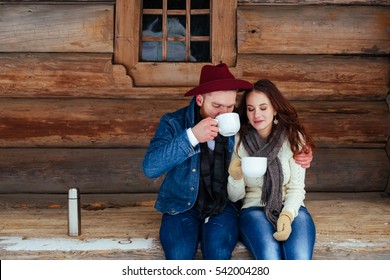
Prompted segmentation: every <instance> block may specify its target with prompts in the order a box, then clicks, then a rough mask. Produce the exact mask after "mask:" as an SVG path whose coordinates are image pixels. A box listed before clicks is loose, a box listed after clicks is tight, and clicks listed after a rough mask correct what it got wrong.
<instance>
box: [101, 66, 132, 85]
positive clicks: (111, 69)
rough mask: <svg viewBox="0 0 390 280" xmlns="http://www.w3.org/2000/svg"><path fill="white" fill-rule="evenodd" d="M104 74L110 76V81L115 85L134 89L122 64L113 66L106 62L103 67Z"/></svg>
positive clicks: (130, 78)
mask: <svg viewBox="0 0 390 280" xmlns="http://www.w3.org/2000/svg"><path fill="white" fill-rule="evenodd" d="M104 73H106V74H108V75H110V76H112V81H113V82H114V83H115V84H117V85H127V86H130V87H134V81H133V78H132V77H131V76H129V75H128V74H127V70H126V67H125V66H124V65H122V64H113V63H112V62H111V61H108V62H107V63H106V65H105V67H104Z"/></svg>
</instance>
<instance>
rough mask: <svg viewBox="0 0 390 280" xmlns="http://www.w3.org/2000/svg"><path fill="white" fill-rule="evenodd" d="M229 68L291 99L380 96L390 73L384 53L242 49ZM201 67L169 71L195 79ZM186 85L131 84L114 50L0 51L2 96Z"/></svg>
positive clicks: (131, 92)
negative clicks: (267, 83) (268, 82)
mask: <svg viewBox="0 0 390 280" xmlns="http://www.w3.org/2000/svg"><path fill="white" fill-rule="evenodd" d="M198 70H199V69H198ZM231 71H232V72H233V73H234V74H235V75H236V76H237V77H241V78H243V79H246V80H248V81H250V82H255V81H257V80H258V79H259V78H262V77H264V78H269V79H270V80H272V81H274V82H275V83H277V85H278V86H279V87H280V89H281V90H282V91H283V92H284V93H285V94H286V96H287V97H288V98H289V99H290V100H309V99H310V100H342V99H345V98H348V99H354V100H383V99H385V98H386V95H387V92H388V90H389V86H388V80H389V79H390V70H389V61H388V58H385V57H342V56H318V55H313V56H311V55H302V56H294V55H240V56H239V59H238V63H237V67H235V68H231ZM168 72H169V71H168ZM199 72H200V70H199V71H194V72H193V73H192V74H193V75H192V77H181V78H180V79H178V77H177V76H175V75H170V76H171V79H175V80H176V79H177V80H178V82H177V83H178V84H179V83H180V84H185V85H191V84H192V85H196V84H197V83H198V79H199ZM188 89H189V87H187V86H177V87H169V88H167V87H156V88H148V87H134V85H133V79H132V78H131V77H130V76H128V75H127V74H126V69H125V68H124V67H123V66H121V65H113V64H112V54H97V53H94V54H59V53H57V54H47V53H41V54H31V53H0V97H7V96H8V97H97V98H98V97H101V98H122V97H123V98H128V97H131V98H149V99H154V98H159V99H162V98H166V99H172V98H174V99H177V98H182V97H183V94H184V93H185V92H186V91H187V90H188Z"/></svg>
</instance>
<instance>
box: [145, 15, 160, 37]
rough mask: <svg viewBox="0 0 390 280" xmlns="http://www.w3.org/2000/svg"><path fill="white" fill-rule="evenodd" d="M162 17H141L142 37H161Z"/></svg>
mask: <svg viewBox="0 0 390 280" xmlns="http://www.w3.org/2000/svg"><path fill="white" fill-rule="evenodd" d="M161 30H162V16H160V15H143V17H142V35H144V36H161Z"/></svg>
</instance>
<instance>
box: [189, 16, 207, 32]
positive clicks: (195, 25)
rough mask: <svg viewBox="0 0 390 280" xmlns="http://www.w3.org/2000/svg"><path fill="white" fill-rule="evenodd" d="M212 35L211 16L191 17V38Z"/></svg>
mask: <svg viewBox="0 0 390 280" xmlns="http://www.w3.org/2000/svg"><path fill="white" fill-rule="evenodd" d="M209 35H210V16H209V15H195V16H191V36H209Z"/></svg>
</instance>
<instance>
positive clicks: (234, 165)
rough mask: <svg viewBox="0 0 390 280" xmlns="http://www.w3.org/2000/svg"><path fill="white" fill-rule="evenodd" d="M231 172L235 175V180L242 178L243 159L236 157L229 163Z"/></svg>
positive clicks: (231, 174)
mask: <svg viewBox="0 0 390 280" xmlns="http://www.w3.org/2000/svg"><path fill="white" fill-rule="evenodd" d="M228 172H229V174H230V176H232V177H233V179H234V180H241V179H242V169H241V160H240V159H238V158H236V159H233V160H232V161H231V162H230V165H229V171H228Z"/></svg>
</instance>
